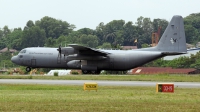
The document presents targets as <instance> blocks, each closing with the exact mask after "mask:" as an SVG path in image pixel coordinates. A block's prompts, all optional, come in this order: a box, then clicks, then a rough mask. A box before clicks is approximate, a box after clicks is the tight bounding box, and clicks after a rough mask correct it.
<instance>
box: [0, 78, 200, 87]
mask: <svg viewBox="0 0 200 112" xmlns="http://www.w3.org/2000/svg"><path fill="white" fill-rule="evenodd" d="M85 82H96V83H97V84H98V85H100V86H101V85H103V86H156V83H173V84H174V86H175V87H183V88H200V83H199V82H149V81H102V80H101V81H100V80H36V79H0V84H1V83H6V84H57V85H83V84H84V83H85Z"/></svg>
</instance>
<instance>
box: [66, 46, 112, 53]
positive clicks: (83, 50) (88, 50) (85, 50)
mask: <svg viewBox="0 0 200 112" xmlns="http://www.w3.org/2000/svg"><path fill="white" fill-rule="evenodd" d="M69 46H70V47H72V48H74V49H75V50H77V51H78V52H79V55H89V56H107V55H108V54H110V53H107V52H103V51H100V50H97V49H92V48H90V47H84V46H81V45H77V44H69Z"/></svg>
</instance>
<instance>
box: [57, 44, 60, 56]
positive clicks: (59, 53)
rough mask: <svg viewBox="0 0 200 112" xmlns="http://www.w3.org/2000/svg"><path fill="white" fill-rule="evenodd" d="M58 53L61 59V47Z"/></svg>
mask: <svg viewBox="0 0 200 112" xmlns="http://www.w3.org/2000/svg"><path fill="white" fill-rule="evenodd" d="M57 51H58V56H59V57H60V58H61V45H60V46H59V47H58V49H57Z"/></svg>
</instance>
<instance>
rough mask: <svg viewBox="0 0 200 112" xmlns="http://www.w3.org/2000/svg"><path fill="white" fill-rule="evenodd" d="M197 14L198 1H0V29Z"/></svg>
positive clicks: (87, 24) (82, 25) (90, 24)
mask: <svg viewBox="0 0 200 112" xmlns="http://www.w3.org/2000/svg"><path fill="white" fill-rule="evenodd" d="M199 12H200V0H0V28H3V27H4V26H5V25H8V27H9V28H10V29H13V28H18V27H22V28H24V26H25V25H26V22H27V21H28V20H32V21H34V22H35V21H36V20H40V19H41V18H42V17H44V16H49V17H53V18H56V19H60V20H62V21H67V22H68V23H70V24H74V25H75V26H76V27H77V28H76V30H77V29H80V28H85V27H86V28H91V29H95V28H96V26H98V24H99V23H100V22H104V24H106V23H108V22H110V21H112V20H120V19H123V20H125V21H126V22H128V21H132V22H133V23H135V22H136V21H137V18H138V17H140V16H143V17H149V18H151V20H153V19H155V18H160V19H166V20H168V21H169V20H170V19H171V17H172V16H173V15H182V16H183V17H186V16H188V15H189V14H191V13H199Z"/></svg>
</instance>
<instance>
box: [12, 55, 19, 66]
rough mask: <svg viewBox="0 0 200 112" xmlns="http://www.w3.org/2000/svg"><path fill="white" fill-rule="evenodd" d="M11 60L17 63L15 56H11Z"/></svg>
mask: <svg viewBox="0 0 200 112" xmlns="http://www.w3.org/2000/svg"><path fill="white" fill-rule="evenodd" d="M11 61H12V62H13V63H15V64H17V62H18V59H17V56H13V57H12V58H11Z"/></svg>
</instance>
